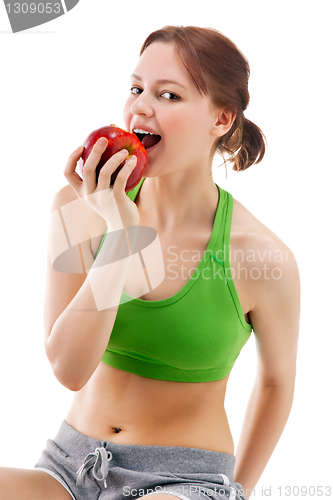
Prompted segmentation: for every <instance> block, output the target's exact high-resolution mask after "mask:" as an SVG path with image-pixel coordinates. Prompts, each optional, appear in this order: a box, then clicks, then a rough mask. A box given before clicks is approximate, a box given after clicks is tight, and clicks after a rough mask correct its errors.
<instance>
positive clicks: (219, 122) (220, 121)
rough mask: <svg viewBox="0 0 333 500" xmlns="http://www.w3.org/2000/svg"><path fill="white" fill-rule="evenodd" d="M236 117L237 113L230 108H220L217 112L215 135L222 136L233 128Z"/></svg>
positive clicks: (213, 132)
mask: <svg viewBox="0 0 333 500" xmlns="http://www.w3.org/2000/svg"><path fill="white" fill-rule="evenodd" d="M235 118H236V113H234V112H233V111H230V110H229V109H222V110H221V109H220V110H219V111H218V112H217V116H216V121H215V124H214V128H213V130H212V134H213V135H214V136H215V137H222V135H225V134H226V133H227V132H229V130H230V129H231V127H232V125H233V123H234V121H235Z"/></svg>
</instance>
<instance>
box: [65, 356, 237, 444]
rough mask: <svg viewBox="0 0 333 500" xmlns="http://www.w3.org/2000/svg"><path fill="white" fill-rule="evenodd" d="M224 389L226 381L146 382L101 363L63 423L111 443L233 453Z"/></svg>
mask: <svg viewBox="0 0 333 500" xmlns="http://www.w3.org/2000/svg"><path fill="white" fill-rule="evenodd" d="M225 386H226V380H225V381H223V380H221V381H218V382H214V383H210V382H209V383H204V384H194V383H179V382H176V383H173V382H168V381H163V380H155V379H147V378H145V377H139V376H137V375H133V374H131V373H128V372H123V371H121V370H117V369H113V368H111V369H110V367H109V366H106V365H104V364H103V363H101V366H100V367H99V368H98V369H97V370H96V372H95V374H94V375H93V376H92V377H91V379H90V380H89V381H88V383H87V384H86V386H85V387H84V388H83V389H82V390H81V391H79V392H77V393H76V394H75V397H74V400H73V403H72V406H71V408H70V411H69V413H68V415H67V418H66V420H67V422H68V423H69V424H70V425H71V426H72V427H74V428H75V429H77V430H78V431H79V432H81V433H82V434H86V435H88V436H90V437H94V438H96V439H101V440H107V441H110V442H114V443H119V444H133V445H135V444H138V445H156V446H181V447H193V448H202V449H210V450H212V451H220V452H225V453H229V454H233V452H234V447H233V440H232V436H231V433H230V428H229V424H228V420H227V416H226V413H225V410H224V393H225Z"/></svg>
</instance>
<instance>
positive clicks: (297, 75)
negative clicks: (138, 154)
mask: <svg viewBox="0 0 333 500" xmlns="http://www.w3.org/2000/svg"><path fill="white" fill-rule="evenodd" d="M331 5H332V4H331V2H330V1H328V0H327V1H320V0H319V1H317V2H307V1H293V0H291V1H279V2H273V1H267V0H266V1H257V0H251V1H248V0H247V1H244V0H243V1H241V0H238V1H230V0H229V1H224V0H207V1H205V2H195V1H194V2H190V1H187V0H184V1H179V0H177V1H174V0H170V1H168V2H156V0H145V1H144V2H138V1H137V0H136V1H133V0H127V1H126V2H123V3H121V2H119V1H117V2H113V1H110V0H98V1H97V0H95V1H93V0H91V1H88V0H81V1H80V2H79V4H78V5H77V6H76V7H75V8H74V9H73V10H72V11H70V12H69V13H68V14H66V15H65V16H62V17H60V18H58V19H56V20H54V21H52V22H50V23H48V24H45V25H43V26H39V27H36V28H34V29H31V30H28V31H26V32H22V33H17V34H12V33H11V31H10V25H9V22H8V19H7V16H6V12H5V7H4V5H3V4H2V3H1V4H0V53H1V79H0V89H1V92H0V109H1V115H0V141H1V155H0V161H1V184H0V185H1V188H0V189H1V195H0V203H1V247H0V249H1V260H0V262H1V292H2V293H1V302H0V305H1V316H0V318H1V344H0V346H1V347H0V381H1V382H0V384H1V402H0V405H1V412H0V419H1V426H0V452H1V453H0V465H2V466H12V467H24V468H30V467H32V466H33V465H34V463H35V462H36V461H37V459H38V458H39V455H40V453H41V451H42V449H43V448H44V446H45V442H46V439H48V438H50V437H54V435H55V433H56V432H57V429H58V427H59V425H60V423H61V421H62V420H63V419H64V418H65V416H66V413H67V410H68V407H69V405H70V402H71V399H72V393H71V392H70V391H68V390H67V389H65V388H64V387H62V386H61V385H60V384H59V383H58V382H57V381H56V379H55V377H54V376H53V373H52V371H51V368H50V366H49V363H48V360H47V358H46V355H45V353H44V349H43V295H44V285H45V283H44V281H45V264H46V242H47V227H48V217H49V211H50V206H51V202H52V199H53V196H54V195H55V193H56V192H57V191H58V190H59V189H60V188H61V187H62V186H64V185H65V184H66V183H67V181H66V179H65V178H64V176H63V169H64V166H65V162H66V160H67V157H68V156H69V154H70V153H71V152H72V151H73V150H74V149H75V148H76V147H77V146H79V145H80V144H81V143H82V141H83V139H84V138H85V137H86V136H87V134H88V133H89V132H90V131H91V130H92V129H94V128H97V127H99V126H102V125H105V124H109V123H116V124H117V125H119V126H123V120H122V105H123V103H124V101H125V99H126V97H127V95H128V92H129V75H130V74H131V72H132V70H133V69H134V67H135V65H136V62H137V60H138V54H139V49H140V47H141V44H142V43H143V41H144V39H145V38H146V36H147V35H148V34H149V33H150V32H151V31H153V30H155V29H158V28H160V27H162V26H164V25H166V24H176V25H179V24H181V25H191V24H192V25H197V26H202V27H205V26H209V27H213V28H217V29H218V30H220V31H221V32H222V33H224V34H225V35H227V36H228V37H230V38H231V39H232V40H233V41H234V42H235V43H236V45H237V46H238V47H239V48H240V49H241V50H242V51H243V53H244V54H245V56H246V57H247V58H248V60H249V62H250V67H251V77H250V94H251V103H250V106H249V107H248V110H247V112H246V116H247V117H248V118H249V119H251V120H252V121H254V122H255V123H257V124H258V125H259V126H260V127H261V128H262V130H263V131H264V133H265V135H266V137H267V140H268V150H267V154H266V156H265V159H264V160H263V162H262V163H261V164H260V165H257V166H253V167H251V168H250V169H249V170H248V171H246V172H241V173H239V174H236V173H234V172H232V171H231V170H229V171H228V178H227V179H226V176H225V169H224V167H221V168H220V169H218V170H217V171H216V172H215V173H214V177H215V182H217V183H218V184H219V185H221V186H222V187H223V188H224V189H226V190H228V191H230V192H231V193H232V194H233V196H234V197H235V198H236V199H238V200H239V201H240V202H241V203H243V204H244V205H245V206H246V207H247V208H248V209H249V210H250V211H251V212H252V213H253V214H254V215H255V216H256V217H257V218H258V219H259V220H261V221H262V222H263V223H264V224H265V225H267V226H268V227H269V228H270V229H272V230H273V231H274V232H275V233H276V234H278V235H279V236H280V238H281V239H282V240H283V241H284V242H285V243H286V244H287V245H288V246H289V247H290V248H291V249H292V251H293V253H294V254H295V256H296V258H297V261H298V264H299V269H300V274H301V281H302V317H301V331H300V340H299V355H298V373H297V383H296V391H295V399H294V405H293V409H292V412H291V416H290V418H289V421H288V423H287V426H286V428H285V431H284V433H283V435H282V437H281V439H280V441H279V443H278V445H277V448H276V450H275V452H274V454H273V456H272V458H271V460H270V462H269V464H268V466H267V467H266V470H265V471H264V473H263V475H262V477H261V479H260V481H259V483H258V485H257V487H256V493H255V497H253V498H267V497H270V496H271V497H273V498H290V495H289V496H288V494H287V493H288V490H287V487H288V486H291V487H296V488H297V487H298V488H301V487H302V486H303V487H310V486H314V487H318V486H328V485H330V486H333V484H332V472H331V471H332V459H331V448H332V432H331V426H332V424H331V422H332V408H333V405H332V403H331V394H332V368H331V365H332V362H331V358H332V354H331V353H332V347H333V343H332V334H333V329H332V319H331V315H332V298H333V297H332V279H333V276H332V269H331V255H332V246H331V242H332V237H331V232H332V222H331V219H332V195H331V184H332V166H333V165H332V154H331V148H332V111H333V110H332V88H333V86H332V83H333V82H332V67H331V66H332V65H331V61H332V36H331V35H330V32H331V20H332V8H331ZM217 165H218V163H217V164H216V166H217ZM255 365H256V353H255V340H254V338H253V336H252V338H251V339H250V341H249V342H248V344H247V345H246V346H245V348H244V349H243V351H242V353H241V355H240V357H239V359H238V361H237V363H236V365H235V367H234V370H233V372H232V373H231V376H230V381H229V388H228V393H227V399H226V409H227V414H228V417H229V421H230V426H231V430H232V433H233V436H234V440H235V445H237V442H238V438H239V433H240V429H241V425H242V419H243V416H244V412H245V408H246V404H247V400H248V397H249V394H250V391H251V387H252V383H253V379H254V375H255V367H256V366H255ZM96 412H98V408H96ZM279 487H281V490H280V489H279ZM262 488H264V489H265V490H266V491H265V493H266V494H265V495H264V494H263V493H262ZM268 488H271V490H268ZM324 491H325V490H324ZM285 493H286V495H285ZM310 493H311V492H310ZM291 496H295V497H301V498H313V495H310V494H308V495H307V496H303V495H301V491H299V492H298V491H297V489H294V495H291ZM315 496H319V494H317V495H315ZM331 496H333V491H332V492H331ZM324 497H326V496H325V495H324Z"/></svg>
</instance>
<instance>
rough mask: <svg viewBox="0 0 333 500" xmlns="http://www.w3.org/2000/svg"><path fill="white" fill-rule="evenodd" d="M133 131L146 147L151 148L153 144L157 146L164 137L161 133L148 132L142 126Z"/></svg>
mask: <svg viewBox="0 0 333 500" xmlns="http://www.w3.org/2000/svg"><path fill="white" fill-rule="evenodd" d="M133 133H134V134H135V135H136V136H137V138H138V139H139V140H140V141H141V142H142V144H143V145H144V147H145V149H149V148H152V147H153V146H156V144H158V143H159V142H160V140H161V139H162V137H161V136H160V135H157V134H152V133H151V132H147V131H146V130H142V129H140V128H136V129H134V130H133Z"/></svg>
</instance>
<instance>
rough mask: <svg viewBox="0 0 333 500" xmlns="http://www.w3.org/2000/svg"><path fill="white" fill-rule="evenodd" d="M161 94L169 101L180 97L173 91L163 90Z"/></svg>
mask: <svg viewBox="0 0 333 500" xmlns="http://www.w3.org/2000/svg"><path fill="white" fill-rule="evenodd" d="M161 95H162V96H164V97H165V98H166V99H168V100H169V101H177V99H179V96H178V95H176V94H173V93H172V92H163V93H162V94H161Z"/></svg>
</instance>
